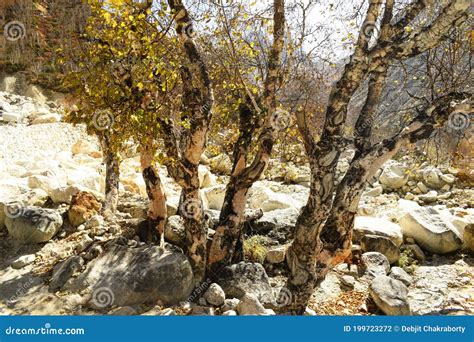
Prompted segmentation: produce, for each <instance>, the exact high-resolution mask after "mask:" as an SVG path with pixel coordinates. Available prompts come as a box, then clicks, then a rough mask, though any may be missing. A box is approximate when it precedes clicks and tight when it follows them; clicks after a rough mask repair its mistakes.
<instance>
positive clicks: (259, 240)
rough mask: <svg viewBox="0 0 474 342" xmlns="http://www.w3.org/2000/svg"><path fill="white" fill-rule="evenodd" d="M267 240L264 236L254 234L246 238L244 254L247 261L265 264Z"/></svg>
mask: <svg viewBox="0 0 474 342" xmlns="http://www.w3.org/2000/svg"><path fill="white" fill-rule="evenodd" d="M266 244H267V240H266V238H265V237H264V236H261V235H254V236H251V237H250V238H248V239H245V240H244V256H245V260H247V261H254V262H258V263H261V264H263V262H264V261H265V258H266V256H267V251H268V248H267V245H266Z"/></svg>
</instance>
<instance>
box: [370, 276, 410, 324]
mask: <svg viewBox="0 0 474 342" xmlns="http://www.w3.org/2000/svg"><path fill="white" fill-rule="evenodd" d="M369 294H370V296H371V297H372V299H373V300H374V302H375V304H376V305H377V307H378V308H379V309H380V310H382V311H383V312H384V313H385V314H386V315H390V316H406V315H410V306H409V304H408V297H407V296H408V290H407V287H406V286H405V285H404V284H403V283H402V282H401V281H399V280H396V279H392V278H390V277H387V276H385V275H380V276H377V277H375V278H374V279H373V280H372V282H371V284H370V286H369Z"/></svg>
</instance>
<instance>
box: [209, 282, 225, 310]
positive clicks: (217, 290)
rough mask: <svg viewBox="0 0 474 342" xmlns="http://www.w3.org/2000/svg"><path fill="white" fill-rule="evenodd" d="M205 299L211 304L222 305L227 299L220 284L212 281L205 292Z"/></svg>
mask: <svg viewBox="0 0 474 342" xmlns="http://www.w3.org/2000/svg"><path fill="white" fill-rule="evenodd" d="M204 299H205V300H206V301H207V302H208V303H209V304H211V305H214V306H221V305H222V304H224V301H225V293H224V290H222V288H221V287H220V286H219V285H218V284H216V283H212V284H211V285H209V288H208V289H207V291H206V292H205V293H204Z"/></svg>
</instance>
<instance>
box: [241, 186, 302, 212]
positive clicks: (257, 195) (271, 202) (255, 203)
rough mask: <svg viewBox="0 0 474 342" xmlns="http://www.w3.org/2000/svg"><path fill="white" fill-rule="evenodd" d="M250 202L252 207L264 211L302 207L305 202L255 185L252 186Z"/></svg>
mask: <svg viewBox="0 0 474 342" xmlns="http://www.w3.org/2000/svg"><path fill="white" fill-rule="evenodd" d="M248 203H249V206H250V208H252V209H262V210H263V211H264V212H267V211H272V210H277V209H285V208H291V207H296V208H301V207H302V206H303V203H300V202H299V201H297V200H295V199H294V198H293V197H291V196H289V195H286V194H282V193H276V192H274V191H272V190H271V189H269V188H266V187H255V185H254V188H252V192H251V195H250V198H249V199H248Z"/></svg>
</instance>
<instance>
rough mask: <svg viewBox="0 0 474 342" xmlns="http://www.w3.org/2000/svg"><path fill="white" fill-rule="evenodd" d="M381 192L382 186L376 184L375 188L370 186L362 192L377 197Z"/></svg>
mask: <svg viewBox="0 0 474 342" xmlns="http://www.w3.org/2000/svg"><path fill="white" fill-rule="evenodd" d="M382 193H383V188H382V187H381V186H376V187H375V188H372V189H370V190H367V191H366V192H364V196H368V197H377V196H380V195H381V194H382Z"/></svg>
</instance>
